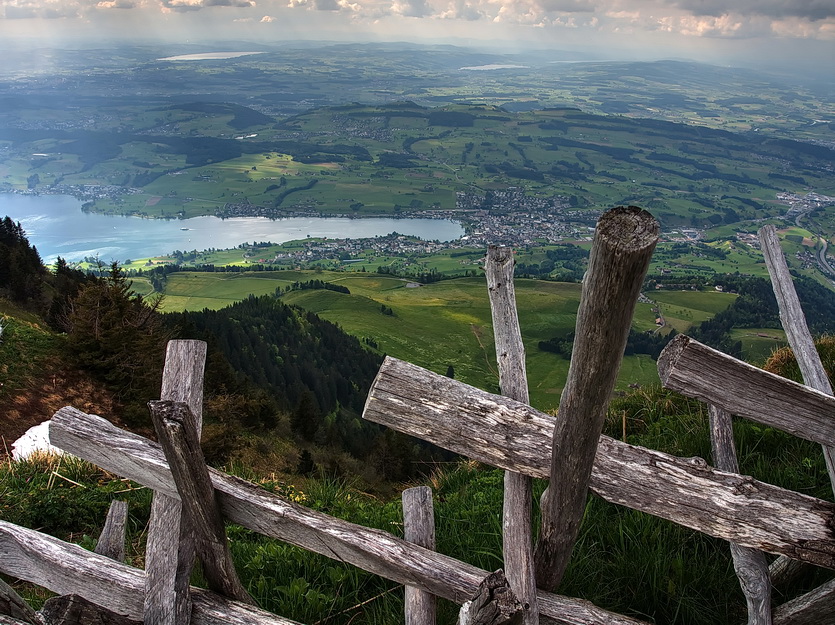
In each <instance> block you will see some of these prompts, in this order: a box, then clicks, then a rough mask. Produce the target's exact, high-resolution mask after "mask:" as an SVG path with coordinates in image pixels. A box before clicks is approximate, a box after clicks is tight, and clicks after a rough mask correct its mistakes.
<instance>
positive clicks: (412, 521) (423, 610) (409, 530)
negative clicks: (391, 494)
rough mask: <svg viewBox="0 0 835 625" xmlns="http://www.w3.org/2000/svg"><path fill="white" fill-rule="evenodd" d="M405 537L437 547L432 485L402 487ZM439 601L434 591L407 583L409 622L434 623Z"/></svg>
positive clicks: (423, 545) (428, 546) (429, 546)
mask: <svg viewBox="0 0 835 625" xmlns="http://www.w3.org/2000/svg"><path fill="white" fill-rule="evenodd" d="M402 500H403V538H405V539H406V540H408V541H409V542H410V543H414V544H416V545H420V546H421V547H426V548H427V549H431V550H432V551H434V550H435V509H434V507H433V505H432V489H431V488H429V487H428V486H416V487H414V488H407V489H406V490H404V491H403V495H402ZM435 612H436V601H435V596H434V595H433V594H431V593H428V592H426V591H425V590H421V589H420V588H415V587H414V586H410V585H408V584H407V585H406V614H405V617H406V625H435Z"/></svg>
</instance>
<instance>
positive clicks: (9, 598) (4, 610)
mask: <svg viewBox="0 0 835 625" xmlns="http://www.w3.org/2000/svg"><path fill="white" fill-rule="evenodd" d="M0 614H2V615H3V616H10V617H12V618H14V619H17V620H20V621H25V622H27V623H31V624H32V625H40V620H39V619H38V614H37V612H35V610H34V609H33V608H32V606H30V605H29V604H28V603H26V600H25V599H24V598H23V597H21V596H20V595H19V594H17V593H16V592H15V589H14V588H12V587H11V586H9V585H8V584H7V583H6V582H4V581H3V580H2V579H0Z"/></svg>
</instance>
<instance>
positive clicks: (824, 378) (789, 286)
mask: <svg viewBox="0 0 835 625" xmlns="http://www.w3.org/2000/svg"><path fill="white" fill-rule="evenodd" d="M757 234H758V235H759V237H760V247H762V250H763V256H764V257H765V264H766V266H767V267H768V273H769V275H770V276H771V286H772V287H773V288H774V295H775V297H776V298H777V305H778V307H779V309H780V321H781V322H782V324H783V330H785V331H786V337H787V338H788V339H789V345H791V348H792V351H794V356H795V358H797V364H798V365H799V366H800V372H801V373H802V374H803V382H804V383H805V384H806V386H810V387H812V388H813V389H815V390H816V391H820V392H821V393H826V394H827V395H832V385H831V384H830V383H829V376H828V375H827V374H826V369H824V368H823V363H821V359H820V356H819V355H818V350H817V349H815V341H814V340H813V339H812V335H811V333H810V332H809V327H808V326H807V325H806V317H805V316H804V315H803V309H802V308H801V307H800V300H799V299H798V298H797V292H796V291H795V290H794V284H793V283H792V277H791V274H790V273H789V268H788V266H787V265H786V258H785V257H784V256H783V250H782V249H781V248H780V241H779V239H778V238H777V231H776V230H775V229H774V226H764V227H763V228H760V230H759V232H757ZM823 456H824V458H825V459H826V469H827V471H829V481H830V482H832V489H833V491H835V449H834V448H833V447H831V446H828V445H824V446H823Z"/></svg>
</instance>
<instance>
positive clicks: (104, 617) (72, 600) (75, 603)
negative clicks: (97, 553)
mask: <svg viewBox="0 0 835 625" xmlns="http://www.w3.org/2000/svg"><path fill="white" fill-rule="evenodd" d="M108 557H109V556H108ZM39 614H40V616H41V618H42V619H43V621H44V623H45V625H142V621H137V620H135V619H132V618H128V617H127V616H124V615H122V614H116V613H115V612H111V611H110V610H108V609H107V608H103V607H102V606H100V605H96V604H95V603H93V602H92V601H90V600H89V599H85V598H84V597H82V596H81V595H61V596H60V597H52V598H51V599H49V600H47V602H46V603H45V604H44V606H43V608H41V611H40V613H39Z"/></svg>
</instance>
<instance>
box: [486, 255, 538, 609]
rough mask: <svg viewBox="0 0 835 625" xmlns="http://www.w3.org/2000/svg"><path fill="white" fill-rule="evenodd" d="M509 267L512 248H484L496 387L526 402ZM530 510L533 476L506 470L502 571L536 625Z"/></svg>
mask: <svg viewBox="0 0 835 625" xmlns="http://www.w3.org/2000/svg"><path fill="white" fill-rule="evenodd" d="M513 265H514V261H513V251H512V250H511V249H510V248H508V247H496V246H494V245H491V246H490V247H489V248H487V264H486V267H485V269H486V274H487V292H488V293H489V295H490V313H491V315H492V318H493V334H494V336H495V342H496V360H497V362H498V366H499V387H500V388H501V392H502V394H503V395H505V396H506V397H510V398H511V399H515V400H516V401H520V402H522V403H525V404H528V403H530V398H529V396H528V376H527V372H526V368H525V346H524V344H523V343H522V332H521V330H520V329H519V315H518V313H517V310H516V293H515V288H514V284H513ZM532 506H533V487H532V481H531V478H530V477H528V476H526V475H522V474H521V473H516V472H515V471H505V474H504V505H503V508H502V519H503V521H502V541H503V542H502V550H503V556H504V567H505V569H504V570H505V575H506V576H507V580H508V582H510V587H511V588H513V591H514V593H515V594H516V597H517V598H518V599H519V601H521V602H522V604H523V605H524V606H525V620H524V623H525V625H538V623H539V606H538V604H537V601H536V576H535V574H534V566H533V526H532V525H531V512H532Z"/></svg>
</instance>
